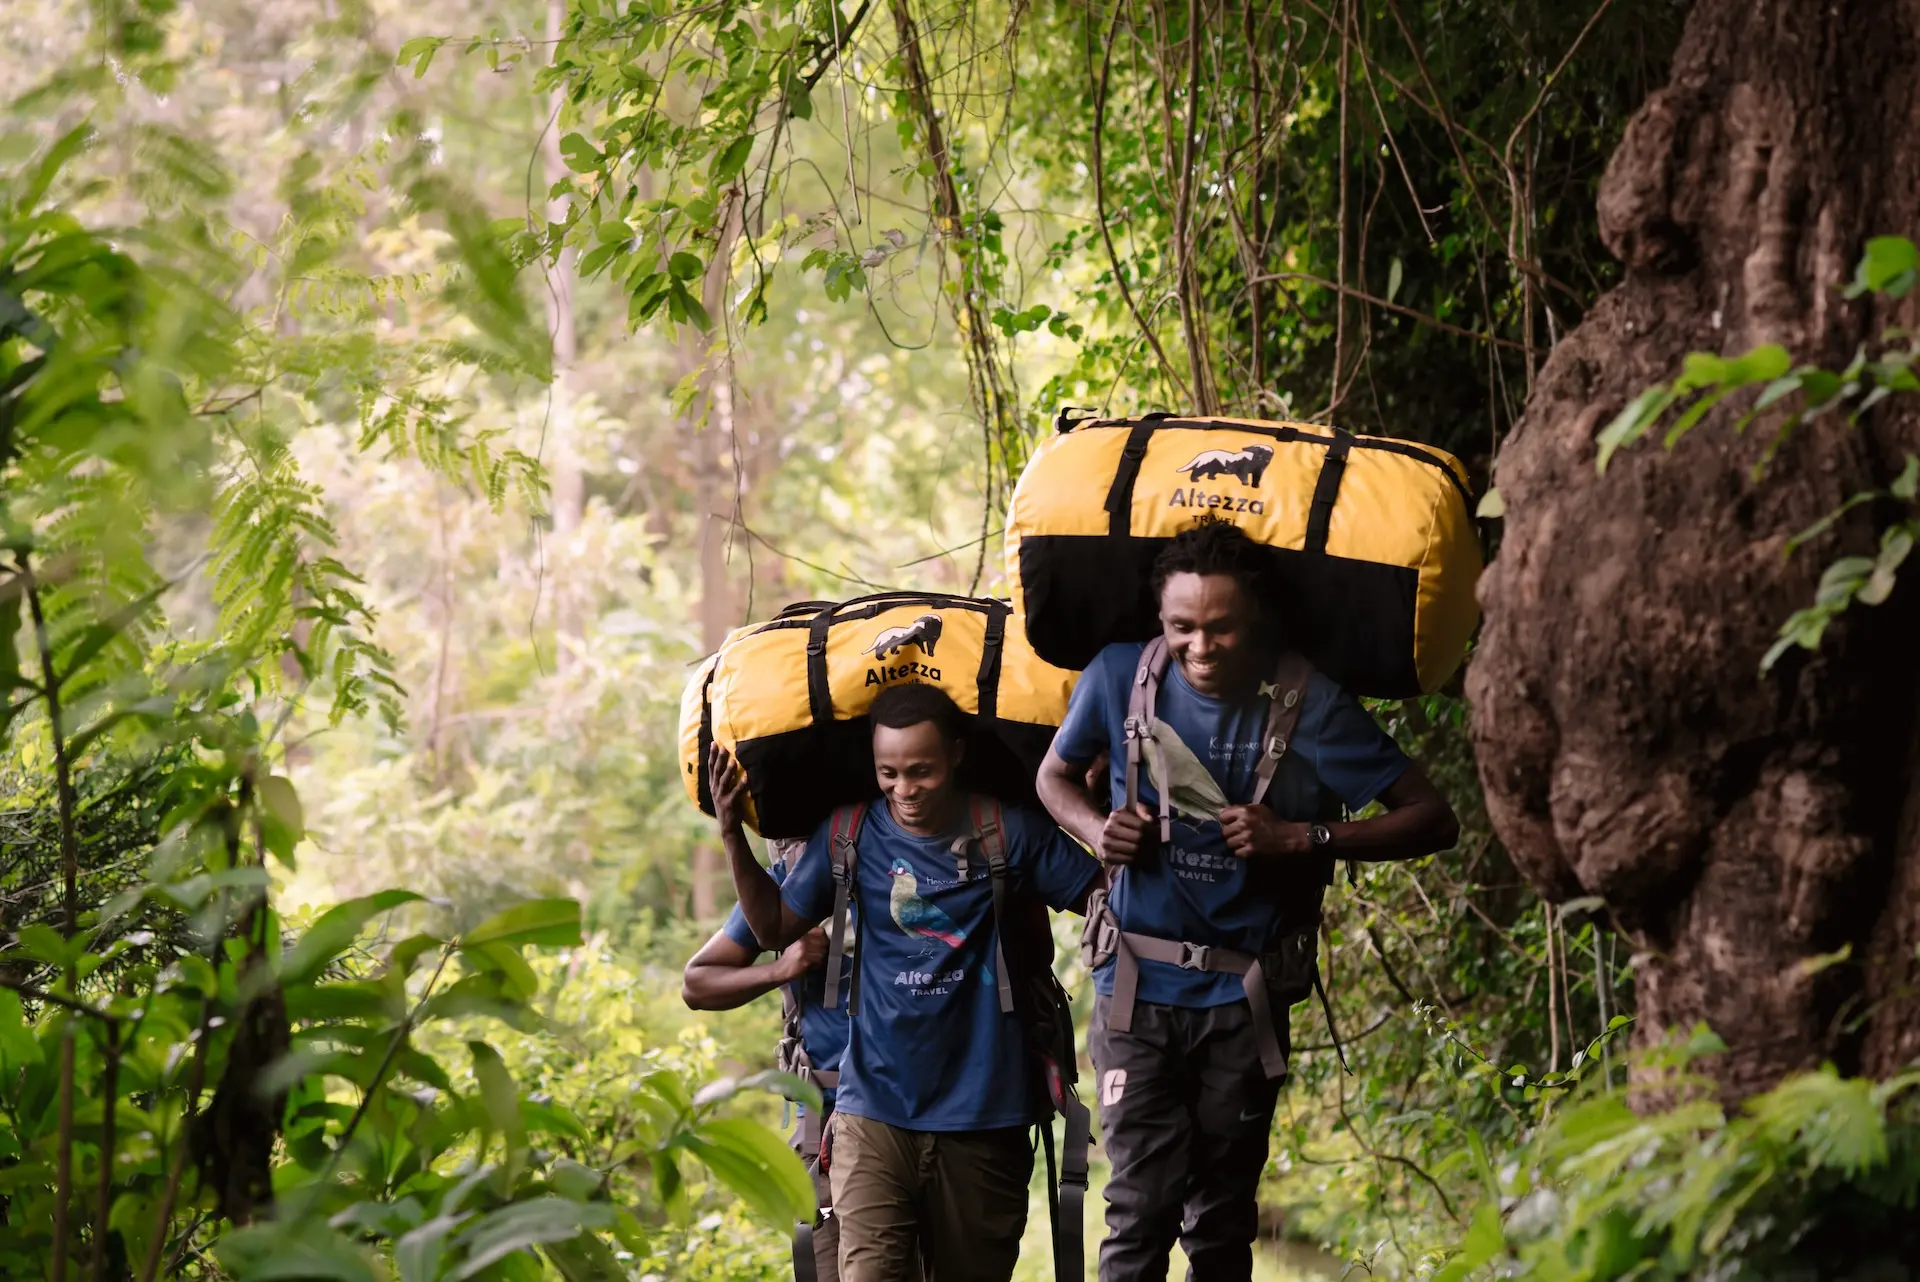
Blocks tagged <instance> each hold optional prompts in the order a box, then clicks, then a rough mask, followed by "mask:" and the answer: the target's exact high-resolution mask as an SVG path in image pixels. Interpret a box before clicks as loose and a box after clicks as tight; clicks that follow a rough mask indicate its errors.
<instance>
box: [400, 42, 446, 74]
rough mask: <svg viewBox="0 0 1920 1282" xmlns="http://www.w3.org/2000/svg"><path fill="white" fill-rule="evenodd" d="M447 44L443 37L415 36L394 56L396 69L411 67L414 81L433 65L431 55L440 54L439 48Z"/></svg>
mask: <svg viewBox="0 0 1920 1282" xmlns="http://www.w3.org/2000/svg"><path fill="white" fill-rule="evenodd" d="M446 42H447V38H446V37H445V36H415V37H414V38H413V39H411V40H408V41H406V42H404V43H403V44H402V45H401V46H400V52H399V53H397V54H395V55H394V59H393V63H394V65H395V66H396V67H404V66H407V65H408V64H409V63H411V64H412V65H413V78H414V79H415V80H418V79H420V78H421V77H423V76H425V75H426V74H427V68H428V67H429V66H431V65H432V63H433V55H434V54H436V53H438V52H440V46H441V45H443V44H445V43H446Z"/></svg>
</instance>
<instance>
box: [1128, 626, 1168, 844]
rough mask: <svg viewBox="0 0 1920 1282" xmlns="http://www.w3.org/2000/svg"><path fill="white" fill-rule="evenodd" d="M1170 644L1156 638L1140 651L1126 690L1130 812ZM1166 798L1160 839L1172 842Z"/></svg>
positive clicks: (1162, 803) (1137, 792) (1137, 793)
mask: <svg viewBox="0 0 1920 1282" xmlns="http://www.w3.org/2000/svg"><path fill="white" fill-rule="evenodd" d="M1167 657H1168V656H1167V642H1166V638H1164V637H1155V638H1154V639H1153V640H1151V641H1149V642H1147V646H1146V649H1144V650H1142V651H1141V652H1140V663H1139V666H1138V667H1136V668H1135V669H1134V670H1133V684H1132V685H1131V686H1130V687H1128V690H1127V720H1126V725H1125V727H1124V730H1125V733H1126V740H1127V809H1129V810H1131V809H1133V807H1134V805H1135V804H1136V803H1137V802H1138V801H1139V800H1140V754H1141V750H1142V749H1143V748H1144V747H1145V745H1146V739H1147V734H1148V730H1149V728H1150V727H1151V726H1152V724H1153V710H1154V708H1155V707H1156V706H1158V704H1159V702H1160V683H1161V681H1163V680H1164V679H1165V678H1166V675H1167ZM1170 806H1171V803H1170V802H1169V801H1168V800H1167V798H1166V797H1165V796H1162V797H1161V798H1160V840H1162V841H1172V840H1173V812H1172V810H1171V809H1170Z"/></svg>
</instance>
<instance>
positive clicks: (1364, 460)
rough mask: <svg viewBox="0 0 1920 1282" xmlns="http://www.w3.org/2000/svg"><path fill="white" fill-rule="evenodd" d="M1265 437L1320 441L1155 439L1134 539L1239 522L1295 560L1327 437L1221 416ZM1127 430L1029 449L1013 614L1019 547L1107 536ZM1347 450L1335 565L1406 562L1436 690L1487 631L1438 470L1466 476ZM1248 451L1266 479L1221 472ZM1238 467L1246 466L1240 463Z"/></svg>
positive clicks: (1469, 529)
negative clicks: (1262, 453)
mask: <svg viewBox="0 0 1920 1282" xmlns="http://www.w3.org/2000/svg"><path fill="white" fill-rule="evenodd" d="M1209 421H1211V422H1219V423H1223V424H1245V425H1247V426H1248V427H1252V428H1259V429H1273V428H1293V429H1295V430H1297V431H1299V432H1300V433H1302V434H1303V435H1312V436H1313V437H1315V438H1316V439H1315V440H1311V441H1306V440H1301V441H1280V440H1275V439H1274V438H1272V437H1271V436H1264V435H1259V434H1257V433H1251V432H1247V431H1244V430H1240V429H1239V428H1236V427H1233V426H1221V427H1208V428H1188V427H1170V428H1168V429H1165V430H1161V431H1156V432H1155V433H1154V434H1153V435H1152V437H1150V438H1149V440H1148V444H1147V449H1146V453H1145V455H1144V457H1143V458H1142V460H1141V463H1140V472H1139V478H1138V480H1137V481H1136V482H1135V484H1134V488H1133V501H1132V505H1131V508H1130V511H1129V530H1130V532H1131V533H1132V534H1133V535H1135V536H1136V537H1140V538H1172V537H1173V536H1174V535H1176V534H1178V533H1180V532H1181V531H1182V530H1187V529H1191V528H1192V527H1193V526H1194V525H1196V524H1198V523H1200V522H1201V521H1203V520H1223V521H1229V522H1231V523H1233V524H1235V525H1238V526H1239V527H1240V528H1241V529H1243V530H1245V531H1246V532H1247V534H1248V536H1249V537H1251V538H1253V539H1254V540H1256V541H1258V542H1260V543H1265V544H1267V545H1269V546H1271V547H1276V548H1288V549H1292V550H1295V551H1298V550H1300V549H1302V548H1303V547H1304V546H1305V544H1306V536H1307V521H1308V513H1309V509H1310V507H1311V505H1312V502H1313V492H1314V487H1315V485H1316V484H1317V482H1318V481H1319V478H1320V469H1321V466H1322V464H1323V463H1324V462H1325V461H1326V456H1327V449H1326V446H1325V445H1323V444H1321V443H1320V442H1321V441H1323V440H1324V441H1331V440H1332V439H1333V434H1332V433H1331V432H1330V431H1329V430H1328V429H1327V428H1326V427H1324V426H1318V425H1315V424H1310V423H1287V422H1268V421H1265V420H1260V419H1216V420H1209ZM1131 428H1132V424H1131V423H1124V422H1122V423H1114V424H1112V425H1102V424H1083V425H1080V426H1078V427H1075V428H1074V429H1073V430H1072V431H1069V432H1062V433H1059V434H1057V435H1055V436H1053V437H1051V438H1049V439H1048V440H1047V441H1045V442H1043V443H1042V444H1041V445H1040V447H1039V448H1038V449H1037V450H1035V451H1034V454H1033V457H1032V458H1031V460H1030V461H1029V462H1028V464H1027V467H1026V470H1025V471H1024V472H1022V473H1021V476H1020V481H1019V483H1018V485H1017V486H1016V487H1015V488H1014V493H1013V502H1012V505H1011V507H1010V509H1009V511H1008V516H1007V527H1006V548H1007V568H1008V576H1009V578H1010V579H1011V580H1012V582H1013V584H1014V590H1013V600H1014V607H1015V609H1016V610H1021V609H1023V607H1024V604H1025V602H1024V596H1023V590H1022V587H1021V585H1020V544H1021V541H1022V540H1023V539H1024V538H1026V537H1027V536H1029V535H1089V536H1095V535H1098V536H1104V535H1105V534H1106V533H1107V530H1108V517H1107V510H1106V502H1107V492H1108V490H1109V488H1110V487H1111V486H1112V484H1113V478H1114V474H1115V473H1116V472H1117V471H1118V470H1119V467H1120V461H1121V453H1122V451H1123V450H1124V448H1125V446H1126V443H1127V437H1128V434H1129V432H1130V430H1131ZM1354 439H1355V446H1354V448H1353V450H1352V451H1351V452H1350V453H1349V454H1348V455H1347V465H1346V470H1345V472H1344V474H1343V475H1342V477H1341V481H1340V491H1339V495H1338V497H1337V499H1336V501H1335V503H1334V507H1333V513H1332V517H1331V520H1330V521H1329V523H1328V527H1327V547H1326V551H1327V554H1328V555H1329V556H1334V557H1348V558H1352V559H1355V560H1362V561H1372V562H1377V563H1381V564H1385V565H1396V566H1405V567H1408V568H1410V569H1413V570H1416V571H1417V572H1418V574H1419V592H1418V598H1417V605H1416V608H1415V617H1414V632H1415V655H1414V667H1415V670H1416V671H1417V673H1418V674H1419V678H1420V684H1421V687H1422V688H1423V689H1425V690H1428V691H1433V690H1437V689H1439V688H1440V686H1441V685H1443V684H1445V682H1446V680H1447V678H1449V677H1450V676H1452V675H1453V672H1454V670H1455V669H1456V668H1458V667H1459V666H1460V660H1461V658H1462V656H1463V655H1464V653H1465V650H1466V645H1467V641H1468V640H1469V639H1470V638H1471V637H1472V635H1473V630H1474V627H1475V626H1476V625H1477V624H1478V622H1479V617H1480V613H1479V605H1478V603H1477V601H1476V600H1475V597H1474V587H1475V585H1476V584H1477V582H1478V581H1479V577H1480V570H1481V558H1480V543H1479V538H1478V535H1477V532H1476V530H1475V528H1474V524H1473V517H1472V514H1471V513H1470V512H1469V511H1468V510H1467V504H1466V500H1465V498H1464V497H1463V495H1462V493H1461V490H1460V489H1459V488H1456V487H1455V486H1454V485H1453V483H1452V482H1451V481H1449V480H1448V478H1447V477H1446V476H1445V475H1443V474H1442V472H1441V468H1446V469H1447V470H1449V471H1451V472H1452V473H1453V475H1454V476H1456V477H1458V478H1459V480H1460V483H1461V486H1462V487H1464V486H1465V485H1466V484H1467V473H1466V469H1465V468H1464V467H1463V466H1462V465H1461V463H1460V461H1459V460H1458V459H1456V458H1454V457H1453V456H1452V455H1451V454H1448V453H1447V452H1446V451H1444V450H1439V449H1434V448H1432V447H1430V446H1424V445H1411V444H1410V443H1401V442H1396V444H1409V445H1410V447H1411V448H1414V449H1418V450H1420V451H1421V452H1422V453H1423V454H1424V455H1426V456H1427V459H1430V460H1431V461H1427V459H1419V458H1409V457H1407V456H1406V455H1404V454H1399V453H1391V452H1388V451H1386V450H1382V449H1368V448H1365V447H1364V444H1363V443H1364V442H1366V441H1368V440H1374V439H1380V438H1373V437H1365V436H1358V437H1355V438H1354ZM1249 446H1258V447H1260V448H1263V449H1265V450H1267V451H1269V452H1270V457H1268V458H1266V459H1264V460H1261V461H1259V483H1258V485H1252V484H1248V483H1246V481H1245V480H1244V479H1243V478H1242V477H1241V476H1237V475H1234V474H1231V473H1226V474H1221V473H1218V472H1216V473H1214V474H1212V475H1208V472H1209V463H1208V460H1209V459H1212V460H1213V466H1228V465H1231V464H1232V463H1233V462H1234V461H1236V460H1240V459H1244V458H1246V454H1245V451H1246V450H1247V448H1248V447H1249ZM1242 466H1252V463H1243V464H1242Z"/></svg>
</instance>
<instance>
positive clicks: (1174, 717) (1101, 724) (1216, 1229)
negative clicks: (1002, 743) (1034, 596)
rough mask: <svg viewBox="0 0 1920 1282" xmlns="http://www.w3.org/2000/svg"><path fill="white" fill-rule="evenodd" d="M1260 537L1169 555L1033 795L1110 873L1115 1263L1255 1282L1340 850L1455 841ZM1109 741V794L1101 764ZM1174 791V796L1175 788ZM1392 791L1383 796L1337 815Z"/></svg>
mask: <svg viewBox="0 0 1920 1282" xmlns="http://www.w3.org/2000/svg"><path fill="white" fill-rule="evenodd" d="M1268 555H1269V554H1268V553H1267V551H1266V550H1265V549H1263V548H1261V547H1259V546H1257V545H1256V544H1254V543H1253V542H1252V540H1250V539H1248V538H1247V536H1246V535H1245V534H1244V533H1242V532H1241V531H1240V530H1239V529H1238V528H1237V527H1235V526H1233V525H1229V524H1226V523H1224V522H1214V523H1210V524H1206V525H1202V526H1200V527H1198V528H1196V529H1193V530H1189V531H1186V532H1184V533H1182V534H1181V535H1179V536H1178V537H1176V538H1175V539H1173V540H1172V542H1170V543H1169V544H1168V545H1167V547H1166V549H1165V550H1164V551H1163V552H1162V553H1161V555H1160V557H1159V559H1158V561H1157V562H1156V563H1155V566H1154V576H1153V586H1154V592H1155V595H1156V597H1157V599H1158V601H1159V606H1160V621H1161V636H1160V637H1159V638H1157V639H1156V640H1154V641H1151V642H1147V643H1144V644H1143V643H1139V642H1135V643H1131V644H1121V645H1111V646H1108V647H1107V648H1106V649H1105V650H1103V651H1101V653H1100V654H1099V655H1098V656H1097V657H1096V658H1095V659H1094V661H1093V662H1092V663H1091V664H1090V665H1089V666H1088V668H1087V670H1086V672H1085V673H1084V674H1083V675H1082V676H1081V678H1080V682H1079V684H1078V686H1076V687H1075V689H1074V692H1073V701H1072V704H1071V706H1070V708H1069V710H1068V712H1067V718H1066V721H1065V723H1064V724H1063V725H1062V726H1061V727H1060V731H1059V733H1058V735H1057V736H1055V738H1054V741H1053V748H1052V751H1051V752H1050V753H1049V754H1048V757H1047V760H1046V763H1045V764H1044V765H1043V766H1042V767H1041V770H1040V779H1039V787H1040V797H1041V800H1042V801H1044V802H1045V803H1046V806H1047V809H1048V810H1050V811H1051V812H1052V813H1053V816H1054V818H1055V819H1057V820H1058V821H1059V822H1060V825H1061V826H1062V827H1064V828H1065V829H1067V831H1069V832H1071V833H1073V834H1074V835H1075V836H1077V837H1079V838H1080V840H1081V841H1083V842H1084V843H1086V844H1087V845H1088V846H1089V847H1091V848H1092V849H1094V850H1096V851H1098V852H1099V854H1100V856H1101V858H1102V859H1103V860H1105V861H1106V862H1107V864H1108V866H1109V868H1110V869H1111V870H1113V871H1112V872H1111V876H1112V889H1111V891H1110V892H1109V893H1108V894H1107V895H1106V896H1105V897H1104V903H1102V902H1099V901H1098V900H1096V902H1095V903H1094V904H1092V905H1090V906H1089V914H1090V920H1089V922H1088V936H1089V942H1090V945H1091V951H1092V952H1093V962H1094V966H1095V970H1094V986H1095V993H1096V996H1095V999H1094V1011H1093V1024H1092V1030H1091V1033H1090V1035H1089V1043H1090V1045H1089V1050H1090V1051H1091V1053H1092V1056H1093V1062H1094V1067H1095V1069H1096V1070H1097V1071H1098V1073H1099V1098H1100V1129H1101V1135H1102V1140H1103V1142H1104V1144H1105V1146H1106V1149H1107V1156H1108V1158H1109V1159H1110V1160H1111V1161H1112V1164H1113V1176H1112V1179H1111V1180H1110V1182H1109V1183H1108V1185H1107V1228H1108V1236H1107V1239H1106V1241H1105V1242H1104V1243H1103V1244H1102V1245H1101V1249H1100V1280H1101V1282H1144V1280H1148V1279H1151V1280H1152V1282H1161V1280H1162V1279H1164V1278H1165V1277H1166V1272H1167V1259H1168V1253H1169V1252H1170V1251H1171V1250H1172V1247H1173V1244H1174V1242H1175V1241H1176V1240H1177V1241H1179V1242H1180V1243H1181V1246H1182V1247H1183V1249H1184V1250H1185V1252H1186V1255H1187V1259H1188V1261H1189V1262H1190V1264H1191V1266H1192V1273H1191V1277H1192V1278H1194V1279H1197V1280H1198V1282H1244V1279H1246V1278H1248V1277H1249V1276H1250V1275H1251V1272H1252V1268H1253V1254H1252V1243H1253V1238H1254V1234H1255V1231H1256V1229H1257V1227H1258V1224H1257V1220H1258V1212H1257V1206H1256V1203H1255V1191H1256V1188H1257V1185H1258V1183H1259V1179H1260V1172H1261V1170H1262V1169H1263V1168H1264V1166H1265V1165H1266V1158H1267V1139H1268V1133H1269V1131H1270V1129H1271V1127H1272V1119H1273V1109H1274V1103H1275V1101H1276V1099H1277V1098H1278V1094H1279V1089H1280V1085H1281V1083H1282V1081H1284V1079H1285V1076H1286V1072H1287V1054H1288V1051H1289V1049H1290V1043H1289V1040H1288V1033H1287V1010H1288V1007H1289V1006H1290V1005H1291V1004H1292V1003H1293V1002H1295V1001H1298V1000H1300V999H1301V998H1303V997H1305V996H1306V995H1307V994H1308V993H1309V992H1311V991H1312V986H1313V984H1314V982H1315V979H1314V960H1313V949H1314V941H1315V937H1316V931H1317V929H1318V926H1319V918H1320V900H1321V896H1322V894H1323V893H1324V891H1325V887H1326V885H1327V883H1328V882H1329V881H1330V880H1331V879H1332V874H1333V868H1334V861H1335V860H1336V859H1359V860H1380V859H1406V858H1412V857H1415V856H1418V855H1423V854H1428V853H1431V852H1432V851H1435V850H1441V849H1444V848H1445V847H1447V846H1449V845H1451V844H1452V843H1453V841H1454V838H1455V836H1456V833H1457V825H1456V823H1455V820H1454V816H1453V811H1452V809H1451V808H1450V807H1449V806H1448V805H1447V802H1446V800H1445V799H1444V798H1442V797H1441V796H1440V794H1439V793H1438V792H1437V791H1435V789H1434V787H1433V785H1432V784H1431V783H1429V782H1428V781H1427V778H1426V776H1425V775H1424V774H1422V773H1421V771H1420V769H1419V767H1418V766H1416V765H1414V764H1413V763H1412V762H1410V761H1409V760H1408V759H1407V758H1406V756H1405V755H1403V754H1402V753H1401V751H1400V749H1399V748H1398V747H1397V746H1395V744H1394V742H1393V740H1392V739H1391V738H1389V737H1388V736H1387V734H1386V733H1385V732H1384V731H1383V730H1381V729H1380V727H1379V725H1378V724H1376V723H1375V721H1374V720H1373V718H1372V717H1371V716H1370V715H1368V713H1367V711H1366V709H1365V708H1363V707H1362V706H1361V705H1360V703H1359V701H1358V700H1357V699H1355V698H1354V697H1353V696H1352V695H1350V694H1348V693H1347V692H1346V691H1344V690H1342V689H1340V687H1339V686H1337V685H1335V684H1334V683H1333V682H1332V681H1329V680H1328V679H1327V678H1326V677H1324V676H1322V675H1320V674H1318V673H1316V672H1314V671H1313V670H1312V668H1311V667H1310V665H1308V664H1307V663H1306V661H1305V660H1304V659H1302V658H1301V657H1300V656H1299V655H1297V654H1293V653H1291V652H1289V651H1288V650H1287V649H1286V648H1285V647H1284V646H1283V645H1282V644H1281V643H1280V635H1281V627H1282V625H1283V624H1284V619H1283V618H1280V617H1277V615H1276V613H1275V612H1274V610H1273V609H1272V607H1273V605H1274V604H1275V595H1274V593H1273V591H1272V589H1271V588H1270V586H1269V584H1268V583H1267V581H1266V573H1265V570H1266V557H1267V556H1268ZM1101 752H1110V753H1111V754H1112V762H1113V764H1112V768H1111V771H1110V778H1109V785H1110V788H1111V792H1112V802H1113V804H1112V810H1111V813H1104V812H1103V808H1102V807H1100V806H1098V805H1096V804H1095V802H1096V798H1095V797H1094V796H1093V795H1092V794H1091V793H1090V792H1089V790H1088V789H1087V787H1086V784H1085V782H1084V780H1085V776H1086V767H1087V763H1089V762H1090V761H1092V760H1093V759H1094V758H1095V757H1096V756H1097V755H1098V754H1099V753H1101ZM1163 798H1164V800H1163ZM1376 799H1378V800H1379V801H1380V802H1381V803H1382V804H1383V805H1384V806H1385V807H1386V813H1385V814H1383V815H1379V816H1377V817H1375V818H1371V819H1365V820H1360V821H1357V822H1342V821H1341V817H1342V814H1343V811H1344V810H1359V809H1361V808H1363V807H1365V806H1366V805H1368V804H1369V803H1370V802H1372V801H1374V800H1376Z"/></svg>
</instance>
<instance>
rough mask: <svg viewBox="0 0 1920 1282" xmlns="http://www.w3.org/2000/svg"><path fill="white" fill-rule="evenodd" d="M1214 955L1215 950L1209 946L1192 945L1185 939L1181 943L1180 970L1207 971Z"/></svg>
mask: <svg viewBox="0 0 1920 1282" xmlns="http://www.w3.org/2000/svg"><path fill="white" fill-rule="evenodd" d="M1212 954H1213V949H1212V947H1210V946H1209V945H1207V944H1190V943H1188V942H1187V941H1186V940H1184V939H1183V940H1181V941H1180V969H1181V970H1206V969H1207V962H1208V961H1209V960H1210V959H1211V957H1212Z"/></svg>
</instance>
